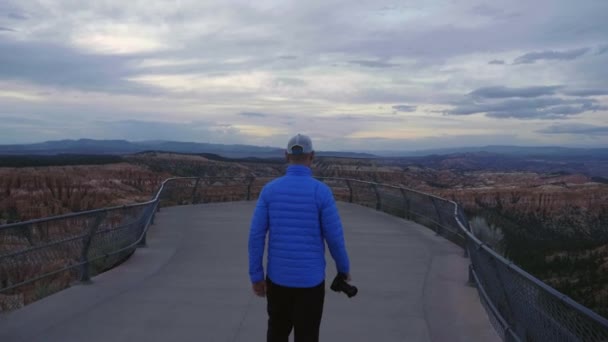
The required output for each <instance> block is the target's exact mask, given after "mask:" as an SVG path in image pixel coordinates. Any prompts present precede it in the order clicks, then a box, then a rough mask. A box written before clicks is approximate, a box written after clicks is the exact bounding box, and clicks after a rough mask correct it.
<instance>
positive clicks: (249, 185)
mask: <svg viewBox="0 0 608 342" xmlns="http://www.w3.org/2000/svg"><path fill="white" fill-rule="evenodd" d="M247 179H248V180H249V181H248V182H247V200H248V201H251V187H252V186H253V182H254V181H255V177H253V176H250V177H248V178H247Z"/></svg>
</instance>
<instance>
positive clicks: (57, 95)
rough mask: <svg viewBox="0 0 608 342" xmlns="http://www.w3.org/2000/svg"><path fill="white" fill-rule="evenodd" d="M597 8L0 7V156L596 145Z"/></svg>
mask: <svg viewBox="0 0 608 342" xmlns="http://www.w3.org/2000/svg"><path fill="white" fill-rule="evenodd" d="M606 13H608V1H605V0H580V1H571V0H535V1H529V0H504V1H503V0H497V1H480V0H458V1H456V0H451V1H448V0H436V1H422V0H417V1H409V0H401V1H383V0H373V1H351V0H349V1H346V0H335V1H334V0H309V1H283V0H270V1H267V0H258V1H229V0H223V1H206V0H181V1H170V2H169V1H150V0H141V1H140V0H130V1H124V0H120V1H115V0H97V1H77V0H40V1H29V0H19V1H15V0H2V1H0V144H8V143H28V142H39V141H45V140H57V139H66V138H94V139H127V140H132V141H140V140H152V139H153V140H157V139H164V140H179V141H197V142H214V143H227V144H232V143H245V144H255V145H267V146H268V145H269V146H283V145H284V144H285V143H286V141H287V139H288V138H289V136H290V135H293V134H295V133H298V132H302V133H306V134H309V135H310V136H311V137H312V138H313V141H314V142H315V145H316V146H315V147H316V148H317V149H322V150H323V149H324V150H328V149H331V150H379V149H383V150H412V149H424V148H438V147H456V146H475V145H487V144H510V145H562V146H608V20H606Z"/></svg>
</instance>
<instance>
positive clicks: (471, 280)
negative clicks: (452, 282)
mask: <svg viewBox="0 0 608 342" xmlns="http://www.w3.org/2000/svg"><path fill="white" fill-rule="evenodd" d="M467 285H469V286H471V287H477V284H476V283H475V276H473V264H469V279H468V281H467Z"/></svg>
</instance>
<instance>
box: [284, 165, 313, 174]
mask: <svg viewBox="0 0 608 342" xmlns="http://www.w3.org/2000/svg"><path fill="white" fill-rule="evenodd" d="M287 174H288V175H290V176H312V170H311V169H310V168H309V167H308V166H304V165H289V166H288V167H287Z"/></svg>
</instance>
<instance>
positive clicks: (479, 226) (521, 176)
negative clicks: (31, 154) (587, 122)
mask: <svg viewBox="0 0 608 342" xmlns="http://www.w3.org/2000/svg"><path fill="white" fill-rule="evenodd" d="M480 160H481V161H480ZM491 160H495V162H491ZM508 161H509V160H508V158H507V159H505V158H501V157H500V156H494V157H493V159H492V158H491V156H488V155H487V154H484V155H481V156H480V155H476V154H472V155H467V154H464V155H452V156H441V157H438V156H431V157H428V158H423V157H415V158H375V159H372V158H345V157H319V158H317V160H316V161H315V164H314V166H313V172H314V175H315V176H319V177H343V178H353V179H360V180H366V181H373V182H378V183H385V184H390V185H396V186H401V187H407V188H412V189H415V190H418V191H423V192H427V193H432V194H435V195H438V196H440V197H443V198H447V199H451V200H454V201H456V202H458V203H459V204H460V205H462V206H463V208H464V210H465V212H466V214H467V216H468V218H469V220H470V223H471V226H472V229H473V230H474V232H475V233H476V235H477V236H478V237H480V238H481V239H482V240H484V241H485V242H486V243H487V244H488V245H490V246H492V248H494V249H495V250H496V251H497V252H499V253H501V254H502V255H504V256H505V257H507V258H508V259H510V260H512V261H513V262H515V263H516V264H517V265H519V266H520V267H522V268H523V269H524V270H526V271H527V272H529V273H531V274H532V275H534V276H536V277H538V278H540V279H541V280H543V281H545V282H547V283H548V284H550V285H551V286H553V287H555V288H556V289H557V290H558V291H561V292H563V293H564V294H566V295H568V296H570V297H572V298H573V299H575V300H577V301H579V302H581V303H582V304H583V305H586V306H588V307H590V308H591V309H593V310H594V311H596V312H598V313H600V314H601V315H604V316H608V182H606V181H605V180H606V179H605V178H602V176H600V175H598V174H597V173H589V172H585V169H584V168H583V169H580V168H581V165H583V166H584V164H580V162H579V161H576V162H572V163H564V165H567V166H568V167H569V168H566V169H565V170H562V169H559V168H557V167H556V165H555V161H554V160H552V161H550V162H547V163H546V166H547V167H546V169H543V167H542V165H543V163H542V162H539V161H538V158H537V159H536V162H535V163H534V164H526V163H525V162H523V161H522V160H520V159H514V161H513V163H511V164H509V163H508ZM497 165H498V166H500V167H498V166H497ZM522 165H528V166H527V167H524V166H522ZM531 165H532V166H533V167H532V166H531ZM573 165H578V166H577V167H579V169H580V170H578V171H577V170H574V169H572V168H573V167H574V166H573ZM285 167H286V165H285V163H284V161H283V159H281V158H276V159H254V158H244V159H228V158H224V157H220V156H218V155H211V154H198V155H191V154H177V153H161V152H145V153H137V154H132V155H125V156H123V157H121V158H120V161H119V162H115V161H113V160H111V161H110V162H109V163H107V164H102V165H54V166H35V167H0V224H6V223H13V222H19V221H25V220H31V219H35V218H40V217H47V216H53V215H59V214H64V213H69V212H77V211H83V210H90V209H95V208H102V207H108V206H116V205H124V204H128V203H135V202H143V201H147V200H149V199H150V198H152V196H153V195H154V193H155V191H156V190H157V189H158V187H159V185H160V184H161V182H162V181H163V180H164V179H166V178H168V177H217V178H221V177H242V178H243V179H246V178H248V177H249V178H251V177H257V178H264V179H265V178H268V179H270V178H274V177H278V176H280V175H282V174H283V173H284V170H285ZM604 167H605V165H603V164H601V163H599V164H598V162H597V161H594V164H593V170H595V171H593V172H596V171H597V170H602V169H603V168H604ZM224 197H225V198H226V200H229V199H230V197H229V196H228V197H227V196H224Z"/></svg>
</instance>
